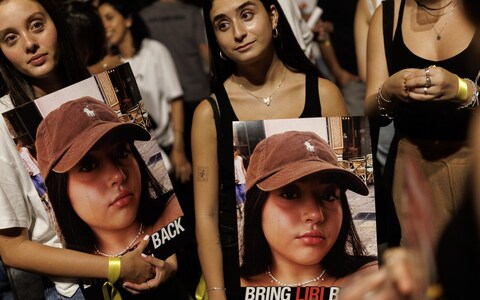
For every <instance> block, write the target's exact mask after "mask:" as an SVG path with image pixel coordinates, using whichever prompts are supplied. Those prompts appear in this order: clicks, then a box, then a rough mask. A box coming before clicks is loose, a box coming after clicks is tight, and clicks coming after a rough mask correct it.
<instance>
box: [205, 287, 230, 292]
mask: <svg viewBox="0 0 480 300" xmlns="http://www.w3.org/2000/svg"><path fill="white" fill-rule="evenodd" d="M226 290H227V289H226V288H224V287H223V288H222V287H216V286H214V287H211V288H208V289H207V293H208V292H212V291H226Z"/></svg>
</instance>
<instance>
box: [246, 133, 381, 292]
mask: <svg viewBox="0 0 480 300" xmlns="http://www.w3.org/2000/svg"><path fill="white" fill-rule="evenodd" d="M347 189H350V190H352V191H354V192H356V193H359V194H362V195H368V189H367V187H366V186H365V184H364V183H363V182H362V181H361V180H360V178H358V177H357V176H356V175H354V174H353V173H351V172H350V171H348V170H344V169H342V168H341V167H339V166H338V163H337V157H336V155H335V152H334V151H333V149H331V147H330V146H329V145H328V144H327V143H326V142H325V141H324V140H323V139H322V138H320V137H319V136H318V135H317V134H315V133H313V132H308V131H287V132H283V133H279V134H274V135H272V136H269V137H267V138H266V139H264V140H262V141H261V142H260V143H259V144H258V145H257V146H256V147H255V150H254V151H253V153H252V155H251V156H250V163H249V166H248V172H247V200H246V201H245V215H244V230H243V238H242V259H241V267H240V271H241V276H242V285H244V286H292V287H303V286H311V285H315V286H335V287H341V286H342V285H343V284H344V283H345V282H346V281H347V280H348V279H349V277H351V276H353V274H355V273H356V272H357V271H359V270H365V269H370V268H372V269H373V268H376V263H375V261H376V257H374V256H368V255H367V252H366V250H365V248H364V246H363V244H362V242H361V240H360V237H359V235H358V234H357V230H356V228H355V225H354V223H353V219H352V214H351V210H350V206H349V204H348V199H347V195H346V190H347Z"/></svg>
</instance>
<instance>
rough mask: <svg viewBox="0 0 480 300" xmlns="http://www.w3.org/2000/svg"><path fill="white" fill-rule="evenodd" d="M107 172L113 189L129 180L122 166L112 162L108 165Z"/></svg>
mask: <svg viewBox="0 0 480 300" xmlns="http://www.w3.org/2000/svg"><path fill="white" fill-rule="evenodd" d="M107 172H108V175H107V176H108V178H109V180H110V182H111V186H112V187H117V186H119V185H121V184H122V183H123V182H124V181H125V180H126V179H127V172H126V170H124V169H123V168H122V166H121V165H119V164H118V163H115V162H113V161H110V162H109V163H108V168H107Z"/></svg>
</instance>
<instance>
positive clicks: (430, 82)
mask: <svg viewBox="0 0 480 300" xmlns="http://www.w3.org/2000/svg"><path fill="white" fill-rule="evenodd" d="M430 86H432V79H431V78H430V76H426V77H425V87H426V88H427V89H428V88H429V87H430Z"/></svg>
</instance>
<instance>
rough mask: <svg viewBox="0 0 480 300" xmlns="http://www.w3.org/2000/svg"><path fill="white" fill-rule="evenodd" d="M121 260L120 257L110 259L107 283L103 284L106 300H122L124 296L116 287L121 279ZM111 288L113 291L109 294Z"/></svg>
mask: <svg viewBox="0 0 480 300" xmlns="http://www.w3.org/2000/svg"><path fill="white" fill-rule="evenodd" d="M120 270H121V260H120V257H109V258H108V275H107V278H108V279H107V281H106V282H105V283H104V284H103V287H102V293H103V299H104V300H121V299H122V296H121V295H120V292H119V291H118V290H117V288H116V287H115V286H114V284H115V282H117V280H118V279H119V278H120ZM109 288H110V289H111V290H110V292H109Z"/></svg>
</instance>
